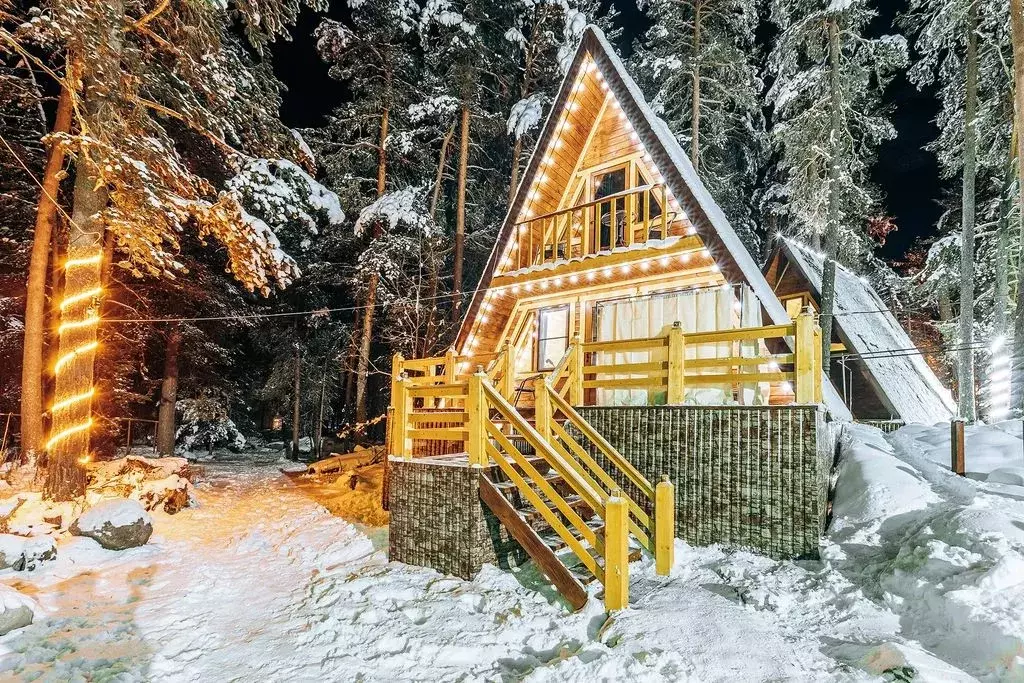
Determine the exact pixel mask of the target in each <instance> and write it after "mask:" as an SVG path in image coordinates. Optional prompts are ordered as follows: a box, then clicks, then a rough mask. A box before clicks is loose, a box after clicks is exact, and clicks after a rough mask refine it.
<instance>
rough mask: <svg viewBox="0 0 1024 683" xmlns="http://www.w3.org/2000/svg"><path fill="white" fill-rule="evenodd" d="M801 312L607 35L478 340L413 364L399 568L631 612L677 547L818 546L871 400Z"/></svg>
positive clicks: (552, 141)
mask: <svg viewBox="0 0 1024 683" xmlns="http://www.w3.org/2000/svg"><path fill="white" fill-rule="evenodd" d="M791 313H792V315H791V314H790V313H787V310H786V308H785V307H784V306H783V305H782V303H781V302H780V300H779V298H778V297H777V296H776V294H775V292H774V290H773V289H772V287H770V286H769V284H768V282H767V281H766V280H765V277H764V275H763V274H762V272H761V270H760V269H759V268H758V266H757V264H756V263H755V262H754V260H753V259H752V258H751V256H750V254H749V253H748V252H747V249H746V247H745V246H744V245H743V244H742V243H741V241H740V240H739V238H738V237H737V236H736V233H735V232H734V231H733V229H732V227H731V226H730V225H729V222H728V221H727V220H726V218H725V216H724V215H723V214H722V211H721V209H720V208H719V207H718V205H717V204H715V201H714V200H713V199H712V198H711V196H710V195H709V194H708V192H707V190H706V189H705V187H704V185H703V183H701V181H700V178H698V177H697V174H696V173H695V172H694V169H693V166H692V165H691V164H690V162H689V160H688V159H687V158H686V156H685V154H684V153H683V151H682V150H681V149H680V147H679V144H678V142H677V141H676V139H675V137H674V136H673V135H672V134H671V133H670V132H669V131H668V130H667V128H666V127H665V125H664V124H663V123H662V122H661V121H660V120H659V119H658V118H657V117H656V116H655V115H654V114H653V112H652V111H651V109H650V107H649V106H648V105H647V103H646V102H645V101H644V99H643V97H642V95H641V94H640V91H639V89H638V88H637V86H636V84H635V83H634V82H633V80H632V79H631V78H630V76H629V75H628V74H627V73H626V71H625V69H624V68H623V65H622V63H621V62H620V61H619V59H618V58H617V57H616V56H615V54H614V52H613V51H612V49H611V47H610V46H609V45H608V43H607V41H606V40H605V38H604V36H603V35H602V34H601V32H600V31H599V30H598V29H596V28H593V27H588V28H587V29H586V31H585V32H584V35H583V38H582V41H581V44H580V46H579V49H578V50H577V52H576V55H575V57H574V59H573V61H572V65H571V67H570V68H569V70H568V72H567V74H566V76H565V79H564V80H563V82H562V85H561V88H560V90H559V92H558V95H557V97H556V98H555V101H554V104H553V106H552V109H551V113H550V115H549V116H548V119H547V121H546V123H545V124H544V128H543V130H542V131H541V134H540V137H539V140H538V143H537V147H536V149H535V150H534V153H533V156H532V158H531V159H530V163H529V166H528V168H527V170H526V172H525V173H524V177H523V180H522V183H521V185H520V187H519V188H518V191H517V192H516V196H515V199H514V201H513V203H512V206H511V207H510V209H509V212H508V215H507V217H506V219H505V221H504V224H503V225H502V228H501V231H500V234H499V236H498V239H497V243H496V244H495V247H494V251H493V253H492V254H491V256H490V259H489V261H488V264H487V267H486V269H485V272H484V274H483V278H482V281H481V283H480V287H479V289H478V290H477V291H476V293H475V295H474V296H473V299H472V302H471V303H470V305H469V306H468V310H467V312H466V316H465V319H464V321H463V323H462V326H461V329H460V330H459V333H458V337H457V340H456V343H455V345H454V346H453V347H452V348H451V349H450V350H449V351H448V353H446V354H445V355H444V356H438V357H434V358H416V359H406V358H403V357H401V356H395V358H394V360H393V364H392V373H393V379H392V385H391V391H392V397H391V408H390V415H389V419H388V453H389V459H388V468H389V469H388V472H389V473H388V478H387V482H388V484H387V490H388V494H387V502H388V506H389V510H390V512H391V522H390V531H389V536H388V538H389V557H390V558H391V559H393V560H396V561H401V562H406V563H410V564H417V565H425V566H430V567H433V568H435V569H437V570H439V571H442V572H446V573H449V574H455V575H459V576H463V577H467V578H468V577H471V576H473V575H474V574H475V573H476V572H477V571H478V570H479V568H480V567H481V566H482V565H483V564H484V563H491V564H496V565H498V566H500V567H507V566H509V565H510V564H514V563H516V562H518V561H520V560H522V559H523V558H524V557H525V556H529V557H530V558H532V559H533V561H534V562H535V563H536V564H537V566H538V567H539V568H540V571H541V572H542V573H543V574H544V575H545V576H546V577H547V578H548V580H549V581H550V583H552V584H554V585H555V586H556V587H557V588H558V590H559V591H560V592H561V594H562V595H563V596H564V598H565V599H566V600H567V601H568V602H569V603H570V604H571V605H573V606H574V607H579V606H581V605H582V604H583V603H584V602H585V601H586V600H587V599H588V596H590V595H595V593H594V592H593V591H591V590H588V589H587V588H586V587H585V584H586V583H587V582H588V581H596V582H598V583H599V584H600V587H599V588H598V592H597V593H596V594H597V595H601V594H602V592H603V598H604V602H605V605H606V606H607V607H608V608H609V609H619V608H622V607H625V606H626V605H627V604H628V599H629V564H630V561H631V560H633V559H637V557H638V556H639V555H640V554H643V553H649V554H650V555H652V556H653V558H654V561H655V566H656V568H657V570H658V572H660V573H663V574H664V573H668V571H669V568H670V567H671V565H672V562H673V559H672V553H673V547H674V546H673V539H674V538H675V537H678V538H682V539H685V540H686V541H687V542H689V543H691V544H707V543H723V544H730V545H733V546H739V547H745V548H751V549H755V550H758V551H760V552H765V553H768V554H770V555H773V556H776V557H814V556H816V555H817V553H818V542H819V538H820V534H821V532H822V530H823V528H824V522H825V511H826V509H827V495H828V483H829V479H830V474H831V466H832V455H833V452H834V440H833V439H834V437H833V430H832V429H831V428H830V427H829V425H827V424H826V415H827V413H831V414H832V416H833V417H835V418H839V419H849V417H850V413H849V410H848V409H847V407H846V406H845V405H844V404H843V402H842V401H841V400H840V398H839V395H838V394H837V393H836V391H835V390H834V388H833V386H832V385H831V384H830V383H828V382H823V381H822V372H821V352H820V350H821V348H822V346H821V344H822V341H821V330H820V328H819V327H818V325H817V321H816V318H815V315H814V312H813V310H812V309H811V308H810V307H807V308H805V309H803V310H796V309H794V310H793V311H792V312H791Z"/></svg>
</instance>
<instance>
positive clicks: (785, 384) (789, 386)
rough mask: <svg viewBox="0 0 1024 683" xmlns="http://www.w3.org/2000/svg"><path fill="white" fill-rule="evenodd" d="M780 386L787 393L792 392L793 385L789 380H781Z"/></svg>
mask: <svg viewBox="0 0 1024 683" xmlns="http://www.w3.org/2000/svg"><path fill="white" fill-rule="evenodd" d="M780 388H781V389H782V391H783V392H785V393H787V394H792V393H793V385H792V384H791V383H789V382H783V383H782V386H781V387H780Z"/></svg>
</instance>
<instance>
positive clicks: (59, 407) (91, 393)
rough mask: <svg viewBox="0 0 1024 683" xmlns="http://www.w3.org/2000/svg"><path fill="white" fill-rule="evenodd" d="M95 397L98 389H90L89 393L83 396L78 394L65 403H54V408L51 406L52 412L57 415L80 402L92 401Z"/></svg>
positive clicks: (64, 401) (84, 393)
mask: <svg viewBox="0 0 1024 683" xmlns="http://www.w3.org/2000/svg"><path fill="white" fill-rule="evenodd" d="M95 395H96V387H90V388H89V390H88V391H83V392H82V393H81V394H78V395H77V396H71V397H70V398H66V399H64V400H63V401H58V402H57V403H54V404H53V405H52V406H50V412H51V413H55V412H57V411H58V410H63V409H64V408H67V407H68V406H72V405H74V404H76V403H78V402H79V401H85V400H87V399H90V398H92V397H93V396H95Z"/></svg>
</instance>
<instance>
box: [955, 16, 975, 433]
mask: <svg viewBox="0 0 1024 683" xmlns="http://www.w3.org/2000/svg"><path fill="white" fill-rule="evenodd" d="M967 17H968V20H967V30H968V34H967V60H966V73H965V78H966V88H965V101H964V177H963V198H962V203H963V205H962V211H963V213H962V221H961V235H960V238H961V241H962V244H961V252H960V339H959V340H958V344H959V347H960V350H959V353H958V354H957V357H958V362H957V374H958V379H959V382H958V384H959V387H960V391H959V394H960V396H959V408H960V410H959V412H960V417H962V418H963V419H965V420H967V421H969V422H974V420H975V419H976V418H977V411H976V409H975V402H974V348H973V346H974V223H975V217H974V215H975V207H974V199H975V197H974V183H975V173H976V171H977V153H978V137H977V131H976V130H975V117H976V114H977V110H978V38H977V30H976V29H977V26H978V5H977V3H973V2H972V3H971V4H970V9H969V10H968V14H967Z"/></svg>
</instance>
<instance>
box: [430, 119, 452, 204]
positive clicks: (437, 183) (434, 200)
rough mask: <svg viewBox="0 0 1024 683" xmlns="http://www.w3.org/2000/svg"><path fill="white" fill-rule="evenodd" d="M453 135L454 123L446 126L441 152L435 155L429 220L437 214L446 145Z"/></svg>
mask: <svg viewBox="0 0 1024 683" xmlns="http://www.w3.org/2000/svg"><path fill="white" fill-rule="evenodd" d="M454 136H455V124H454V123H453V124H452V125H451V127H449V128H448V132H447V133H445V134H444V138H443V139H442V140H441V153H440V154H439V155H438V157H437V172H436V173H435V174H434V191H433V193H431V195H430V220H434V217H435V216H436V215H437V204H438V202H439V201H440V199H441V184H442V183H443V181H444V167H445V164H446V163H447V161H448V147H449V145H451V142H452V138H453V137H454Z"/></svg>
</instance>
